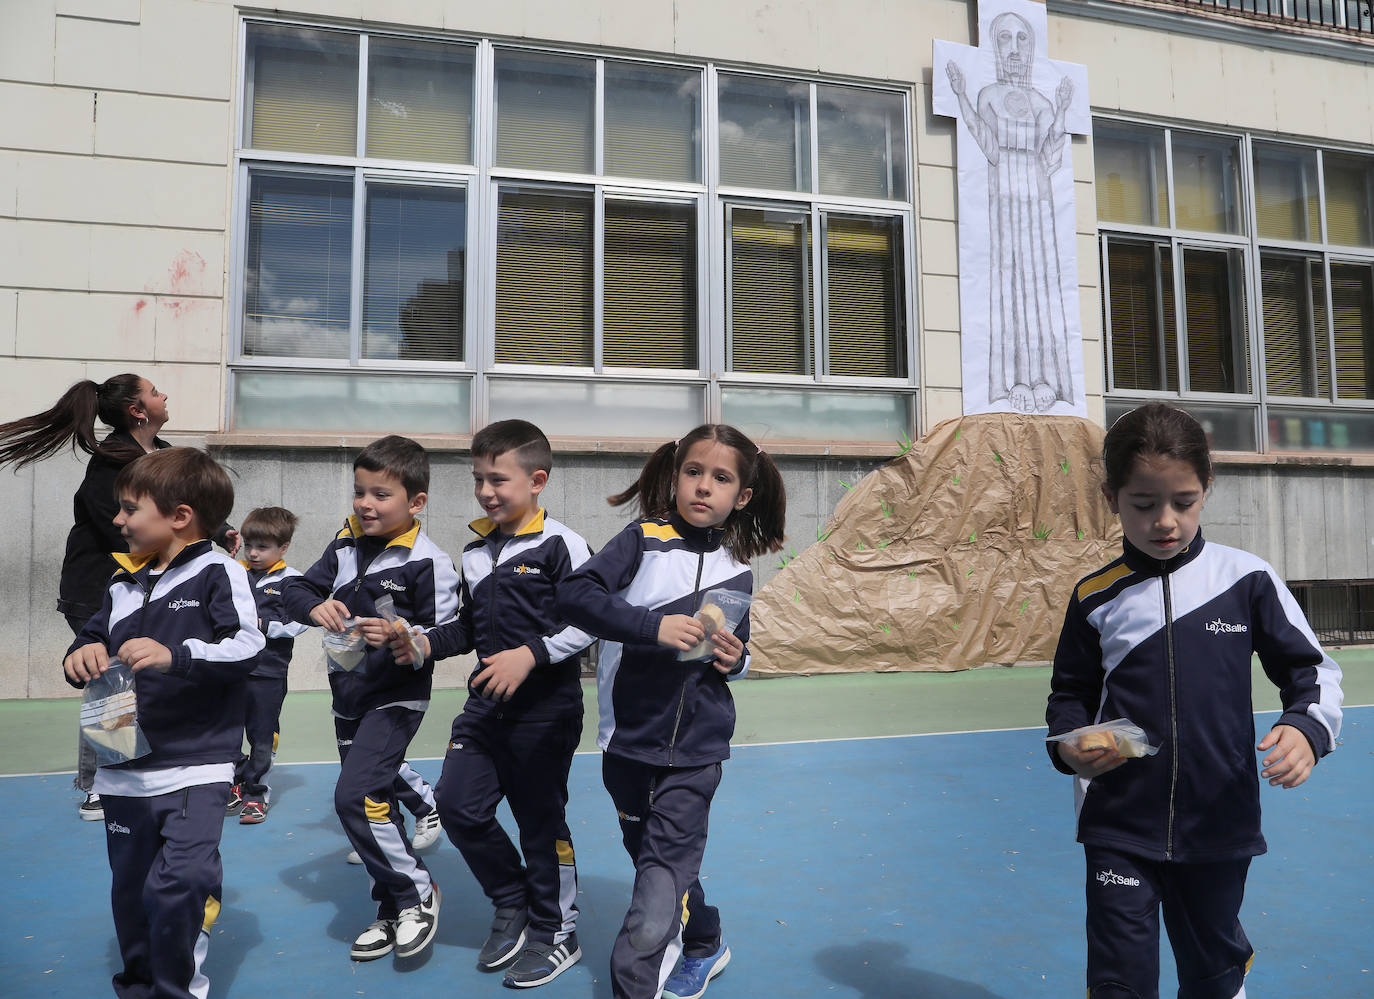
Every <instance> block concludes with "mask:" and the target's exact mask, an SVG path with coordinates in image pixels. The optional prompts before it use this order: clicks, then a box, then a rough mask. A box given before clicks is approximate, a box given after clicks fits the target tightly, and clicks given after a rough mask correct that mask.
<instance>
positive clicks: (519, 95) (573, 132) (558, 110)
mask: <svg viewBox="0 0 1374 999" xmlns="http://www.w3.org/2000/svg"><path fill="white" fill-rule="evenodd" d="M595 99H596V63H595V62H594V61H593V60H591V59H576V58H570V57H563V56H547V55H536V54H525V53H515V52H499V51H498V52H497V54H496V165H497V166H502V167H525V168H527V169H532V170H562V171H567V172H573V173H591V172H592V168H593V154H594V150H595V145H594V140H595V132H594V116H593V104H594V103H595Z"/></svg>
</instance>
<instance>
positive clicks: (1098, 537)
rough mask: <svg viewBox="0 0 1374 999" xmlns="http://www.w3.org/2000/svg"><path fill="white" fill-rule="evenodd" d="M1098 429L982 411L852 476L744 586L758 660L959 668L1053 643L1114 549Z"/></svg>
mask: <svg viewBox="0 0 1374 999" xmlns="http://www.w3.org/2000/svg"><path fill="white" fill-rule="evenodd" d="M1102 437H1103V430H1102V428H1101V427H1099V426H1097V425H1096V424H1095V423H1092V422H1090V421H1088V420H1084V419H1079V418H1077V417H1072V416H1024V415H1021V414H1015V413H987V414H980V415H977V416H965V417H962V418H960V419H957V420H948V421H946V422H944V423H941V424H939V425H937V426H936V427H935V428H934V429H933V430H931V432H930V433H929V434H928V435H927V436H926V437H925V438H923V439H922V440H920V441H919V442H917V443H916V444H915V446H914V447H913V448H912V449H911V451H910V452H908V453H907V454H905V455H903V456H901V457H899V458H894V459H893V460H892V461H891V462H889V463H888V464H887V465H885V466H883V467H882V468H880V469H878V470H876V471H875V472H873V473H872V474H870V475H868V476H867V477H866V478H864V479H863V480H862V481H861V482H860V483H859V484H858V485H857V486H856V487H855V488H854V489H853V491H852V492H850V493H849V495H848V496H846V497H845V498H844V499H843V500H842V501H841V502H840V503H839V505H838V506H837V507H836V508H835V512H834V513H833V514H832V515H831V518H830V522H829V524H828V525H827V531H829V533H828V534H827V535H826V536H825V537H824V538H823V540H821V541H818V542H817V543H816V544H814V545H812V546H811V547H810V548H808V549H806V551H804V552H802V554H801V555H799V556H797V557H796V558H795V559H793V560H791V561H790V562H788V563H787V565H786V566H785V567H784V568H783V569H782V571H780V572H779V573H778V574H777V575H776V576H775V577H774V578H773V579H772V580H770V581H769V583H768V585H766V586H764V587H763V588H762V589H761V590H760V591H759V593H758V594H757V595H756V596H755V598H754V604H753V608H752V610H751V612H750V614H751V630H752V636H751V638H750V642H749V647H750V652H751V653H752V656H753V660H752V662H751V665H750V672H752V673H756V674H763V675H766V674H795V673H850V672H876V671H895V670H960V669H968V668H970V667H974V666H985V665H992V664H1001V665H1011V664H1017V663H1043V662H1046V661H1048V660H1050V659H1051V658H1053V656H1054V648H1055V645H1056V643H1057V641H1058V637H1059V628H1060V625H1061V624H1062V623H1063V619H1064V609H1065V607H1066V606H1067V603H1068V598H1069V593H1070V591H1071V590H1072V588H1073V586H1074V584H1075V583H1076V582H1078V580H1079V579H1081V578H1082V577H1083V576H1085V575H1087V574H1088V573H1089V572H1092V571H1093V570H1094V569H1097V568H1100V567H1101V566H1103V565H1106V564H1107V563H1108V562H1110V561H1111V560H1112V559H1114V558H1116V557H1117V556H1118V555H1119V554H1120V553H1121V525H1120V523H1119V521H1118V520H1117V519H1116V517H1115V516H1114V515H1113V514H1112V512H1111V511H1110V510H1109V509H1108V507H1107V502H1106V500H1105V499H1104V498H1103V496H1102V493H1101V490H1100V489H1099V484H1100V482H1101V479H1102V469H1101V453H1102Z"/></svg>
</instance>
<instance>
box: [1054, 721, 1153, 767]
mask: <svg viewBox="0 0 1374 999" xmlns="http://www.w3.org/2000/svg"><path fill="white" fill-rule="evenodd" d="M1046 741H1048V742H1067V743H1069V745H1071V746H1073V747H1074V748H1075V749H1077V750H1078V751H1079V752H1080V753H1086V752H1088V751H1090V750H1093V749H1110V750H1115V751H1116V752H1117V753H1119V754H1120V755H1122V756H1124V757H1126V758H1127V759H1139V758H1140V757H1142V756H1154V755H1155V754H1156V753H1158V752H1159V747H1158V746H1152V745H1150V740H1149V738H1148V737H1147V736H1146V735H1145V730H1144V729H1142V728H1141V727H1140V726H1139V725H1136V724H1134V723H1133V722H1131V721H1129V720H1127V719H1125V718H1116V719H1114V720H1112V721H1106V722H1098V723H1097V724H1094V725H1084V726H1083V727H1082V728H1076V729H1074V730H1073V731H1071V732H1061V733H1059V734H1058V735H1051V736H1047V737H1046Z"/></svg>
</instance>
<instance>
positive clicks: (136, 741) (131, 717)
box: [81, 659, 151, 766]
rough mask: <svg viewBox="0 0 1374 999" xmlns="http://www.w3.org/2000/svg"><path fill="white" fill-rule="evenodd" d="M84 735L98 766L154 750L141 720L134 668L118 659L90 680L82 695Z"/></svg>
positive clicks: (126, 759)
mask: <svg viewBox="0 0 1374 999" xmlns="http://www.w3.org/2000/svg"><path fill="white" fill-rule="evenodd" d="M81 738H82V739H84V740H85V741H86V743H87V744H88V745H89V746H90V747H91V748H92V749H93V750H95V759H96V764H97V765H98V766H110V765H111V764H115V763H126V762H128V761H129V760H136V759H138V758H139V757H140V756H147V755H148V753H149V752H150V751H151V747H150V746H149V745H148V738H147V736H145V735H144V734H143V729H142V728H140V727H139V724H138V697H137V695H136V694H135V693H134V671H133V670H131V669H130V668H129V667H128V666H125V665H124V664H123V663H122V662H120V661H119V660H118V659H111V660H110V666H109V669H107V670H106V671H105V672H104V673H103V674H101V675H100V676H98V677H96V678H95V679H94V680H91V681H88V682H87V684H86V689H85V692H84V693H83V694H82V697H81Z"/></svg>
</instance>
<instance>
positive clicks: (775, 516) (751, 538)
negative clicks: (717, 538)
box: [726, 451, 787, 562]
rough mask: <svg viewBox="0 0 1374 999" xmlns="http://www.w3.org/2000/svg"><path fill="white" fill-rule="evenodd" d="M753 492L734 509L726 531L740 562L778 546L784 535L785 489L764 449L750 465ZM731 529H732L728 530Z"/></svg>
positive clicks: (732, 550) (785, 519)
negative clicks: (741, 508) (740, 506)
mask: <svg viewBox="0 0 1374 999" xmlns="http://www.w3.org/2000/svg"><path fill="white" fill-rule="evenodd" d="M752 488H753V490H754V493H753V495H752V496H750V497H749V503H748V504H747V505H746V506H745V508H744V509H743V510H737V511H735V513H734V515H733V518H732V523H731V525H730V528H727V532H728V533H729V534H731V535H733V536H731V537H728V538H727V542H726V544H727V546H728V547H729V549H730V552H731V554H733V555H734V556H735V557H736V558H737V559H739V560H740V561H741V562H747V561H749V559H751V558H753V557H755V556H756V555H766V554H768V553H769V552H775V551H777V550H778V549H780V548H781V547H782V543H783V540H784V539H785V538H786V525H787V489H786V487H785V486H784V485H783V481H782V473H781V472H779V471H778V466H777V465H775V464H773V459H772V458H770V457H769V456H768V453H767V452H766V451H760V452H759V453H758V456H757V458H756V462H755V466H754V483H753V487H752ZM731 528H733V530H731Z"/></svg>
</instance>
